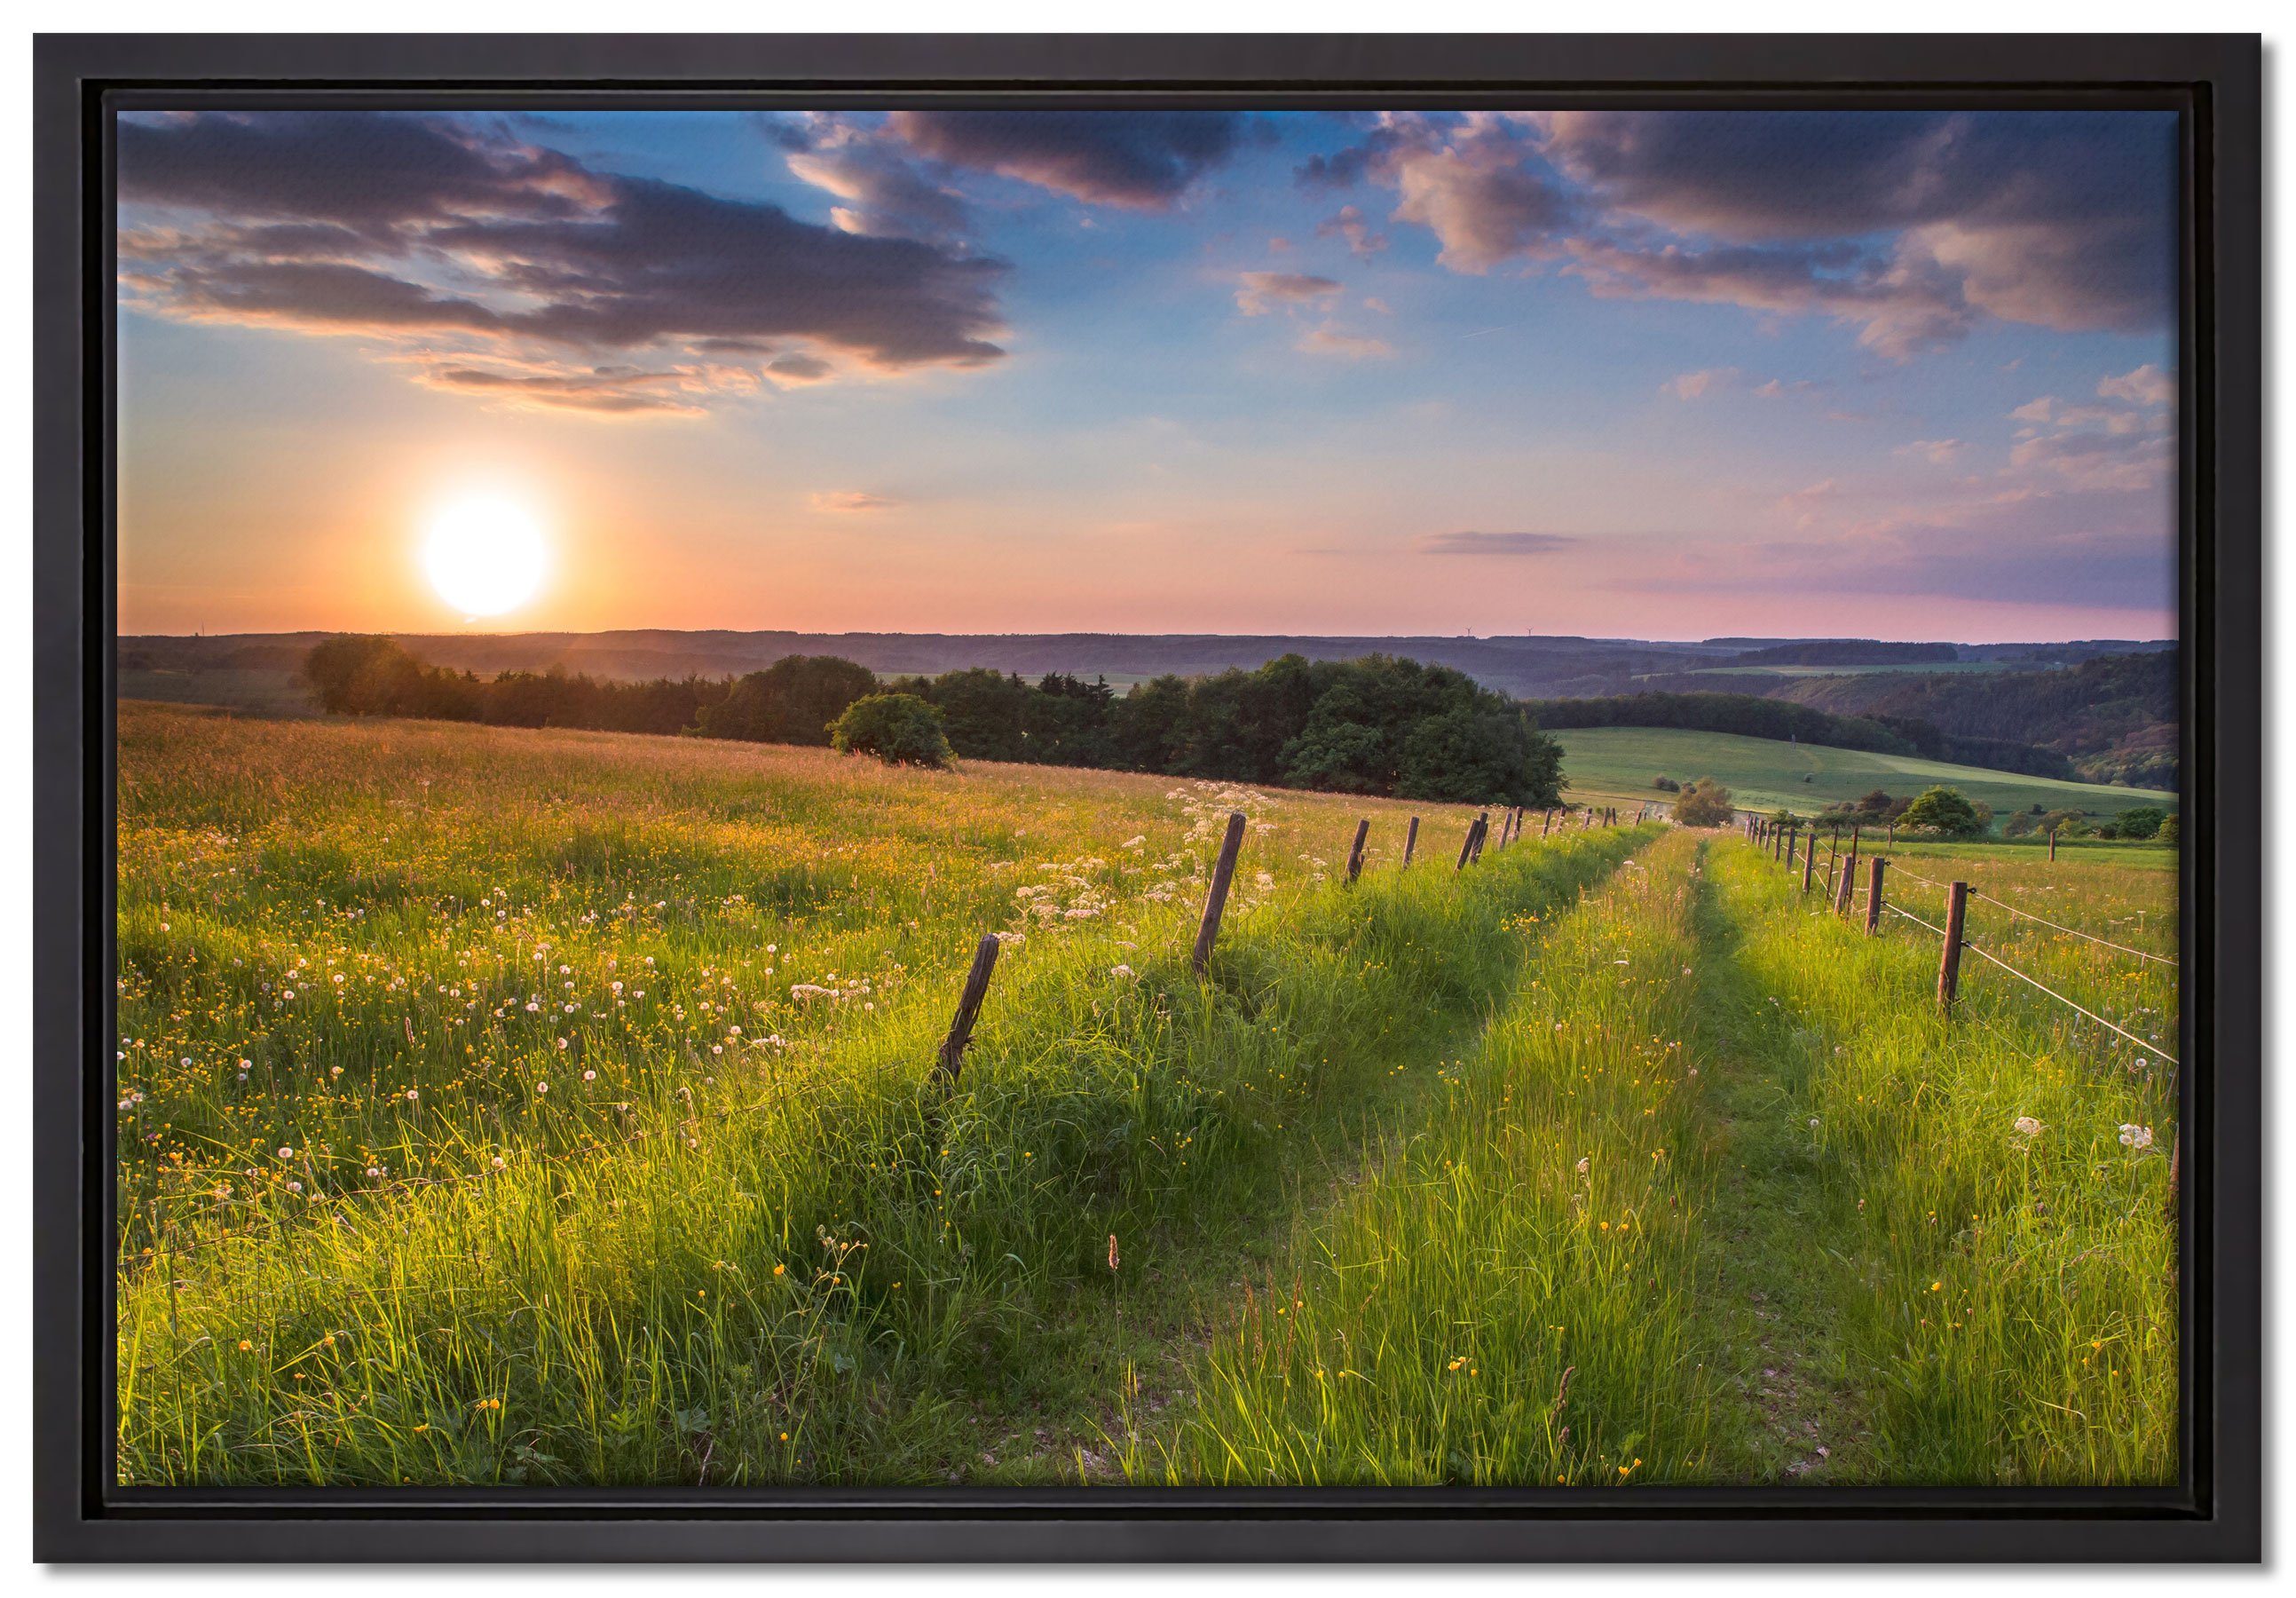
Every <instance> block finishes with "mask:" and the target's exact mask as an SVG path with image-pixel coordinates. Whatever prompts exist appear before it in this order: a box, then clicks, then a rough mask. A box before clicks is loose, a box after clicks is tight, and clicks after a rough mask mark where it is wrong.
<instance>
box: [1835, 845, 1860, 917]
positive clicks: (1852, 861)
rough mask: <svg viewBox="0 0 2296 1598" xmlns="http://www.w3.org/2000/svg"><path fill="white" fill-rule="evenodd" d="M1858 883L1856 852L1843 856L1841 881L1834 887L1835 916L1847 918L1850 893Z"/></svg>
mask: <svg viewBox="0 0 2296 1598" xmlns="http://www.w3.org/2000/svg"><path fill="white" fill-rule="evenodd" d="M1856 884H1857V853H1856V852H1855V851H1852V852H1851V853H1849V854H1846V855H1844V856H1842V859H1841V881H1840V882H1839V883H1837V884H1836V885H1834V889H1833V913H1834V914H1835V915H1837V916H1846V915H1848V914H1849V897H1850V892H1851V890H1852V888H1853V887H1854V886H1855V885H1856Z"/></svg>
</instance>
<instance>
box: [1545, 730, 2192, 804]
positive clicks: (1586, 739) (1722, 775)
mask: <svg viewBox="0 0 2296 1598" xmlns="http://www.w3.org/2000/svg"><path fill="white" fill-rule="evenodd" d="M1549 736H1550V737H1553V738H1554V740H1555V741H1556V742H1557V743H1559V744H1561V745H1562V751H1563V770H1565V772H1566V773H1567V774H1568V777H1569V781H1570V787H1569V788H1568V789H1567V790H1566V792H1565V794H1564V797H1565V798H1568V799H1570V800H1572V801H1574V802H1577V803H1587V801H1588V799H1589V798H1590V796H1601V797H1603V798H1608V799H1611V801H1612V802H1614V803H1616V802H1620V801H1624V802H1627V803H1632V804H1636V805H1639V804H1640V803H1643V801H1644V800H1646V799H1653V800H1654V799H1662V798H1664V797H1665V795H1662V794H1661V793H1659V792H1657V791H1656V790H1654V789H1652V787H1651V780H1652V778H1657V777H1671V778H1674V779H1675V780H1676V781H1677V782H1689V781H1691V780H1692V779H1693V778H1700V777H1712V778H1718V779H1720V781H1721V783H1722V785H1723V786H1724V787H1727V788H1728V789H1729V790H1730V792H1731V795H1732V796H1733V797H1734V798H1735V799H1736V801H1737V802H1738V803H1739V804H1740V805H1742V806H1743V807H1744V808H1746V809H1749V810H1766V811H1767V810H1792V811H1800V812H1801V813H1803V814H1805V815H1807V814H1808V813H1809V812H1811V811H1816V810H1822V809H1824V808H1825V806H1826V805H1829V804H1833V803H1837V802H1839V801H1841V800H1844V799H1856V798H1858V797H1861V796H1862V795H1866V794H1868V793H1871V792H1872V791H1873V790H1874V789H1875V788H1880V789H1882V790H1883V791H1884V792H1886V793H1888V794H1890V795H1895V796H1898V797H1907V796H1910V795H1915V794H1919V793H1920V792H1921V791H1922V790H1923V788H1926V787H1932V786H1934V785H1936V784H1939V783H1942V784H1944V785H1945V786H1947V787H1951V788H1955V789H1956V790H1958V791H1959V792H1960V793H1962V794H1963V795H1966V796H1967V797H1969V798H1970V799H1972V800H1974V801H1976V802H1978V803H1981V804H1986V805H1990V806H1991V807H1992V809H1993V811H1994V812H1995V813H1996V814H1997V815H2006V814H2008V813H2009V812H2010V811H2018V810H2024V809H2027V808H2030V806H2032V805H2035V804H2038V805H2041V806H2043V807H2044V808H2045V809H2048V810H2079V811H2091V812H2094V813H2096V814H2100V815H2118V814H2120V812H2121V811H2125V810H2133V809H2135V808H2136V807H2137V806H2138V805H2144V804H2157V805H2159V806H2161V808H2162V809H2165V810H2171V811H2173V810H2174V809H2176V807H2177V795H2174V794H2170V793H2162V792H2158V791H2155V790H2153V789H2150V788H2128V787H2108V786H2106V785H2104V784H2102V783H2093V782H2063V781H2060V780H2058V779H2056V778H2047V777H2027V776H2023V775H2021V774H2020V773H2017V772H2014V771H1995V770H1984V769H1981V768H1979V767H1976V766H1957V765H1953V764H1949V763H1948V762H1944V761H1934V760H1922V759H1919V758H1917V757H1915V756H1912V755H1898V754H1873V753H1871V752H1868V751H1866V750H1860V749H1836V748H1831V747H1828V746H1826V745H1820V744H1795V743H1782V742H1779V741H1778V740H1776V739H1774V738H1753V737H1742V736H1740V735H1739V734H1736V733H1727V732H1693V731H1686V730H1684V729H1678V728H1669V727H1589V728H1579V729H1570V728H1565V729H1558V730H1556V731H1554V733H1552V734H1550V735H1549ZM1805 778H1807V779H1808V780H1804V779H1805Z"/></svg>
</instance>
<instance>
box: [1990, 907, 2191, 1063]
mask: <svg viewBox="0 0 2296 1598" xmlns="http://www.w3.org/2000/svg"><path fill="white" fill-rule="evenodd" d="M1961 946H1962V947H1963V948H1964V949H1965V950H1967V951H1969V952H1970V953H1972V954H1974V955H1976V956H1977V957H1978V958H1980V960H1991V961H1992V962H1993V963H1994V964H1995V965H1997V966H1998V967H2000V968H2002V969H2003V970H2005V971H2006V972H2008V973H2009V975H2010V976H2013V977H2015V978H2016V979H2017V980H2018V981H2020V982H2030V983H2031V984H2033V985H2034V986H2035V987H2037V988H2038V989H2040V990H2041V992H2043V993H2046V994H2047V995H2048V996H2049V997H2050V998H2052V999H2054V1000H2055V1001H2057V1002H2058V1003H2059V1004H2062V1005H2063V1006H2064V1007H2065V1008H2066V1009H2070V1010H2075V1011H2078V1012H2079V1013H2080V1014H2081V1015H2084V1016H2087V1017H2088V1018H2089V1019H2090V1020H2092V1021H2094V1022H2095V1023H2096V1024H2097V1025H2098V1026H2102V1027H2103V1028H2104V1029H2105V1030H2106V1031H2107V1032H2112V1033H2118V1034H2120V1036H2122V1037H2124V1038H2127V1039H2128V1041H2129V1042H2132V1043H2134V1044H2136V1046H2137V1047H2138V1048H2139V1049H2142V1050H2144V1052H2145V1053H2147V1054H2150V1055H2153V1056H2154V1057H2155V1058H2160V1059H2165V1060H2167V1061H2168V1062H2169V1065H2171V1066H2174V1065H2176V1064H2177V1057H2176V1056H2175V1055H2173V1054H2170V1053H2169V1051H2168V1050H2164V1049H2156V1048H2154V1047H2153V1045H2152V1044H2150V1043H2148V1042H2145V1041H2144V1039H2143V1038H2140V1037H2138V1036H2137V1035H2136V1034H2135V1033H2133V1032H2131V1031H2129V1030H2128V1028H2127V1027H2126V1026H2118V1025H2116V1024H2114V1023H2113V1022H2111V1021H2108V1020H2106V1019H2105V1018H2104V1017H2103V1016H2100V1015H2098V1014H2097V1013H2096V1012H2095V1010H2093V1009H2088V1008H2087V1007H2086V1006H2085V1005H2082V1004H2079V1003H2077V1002H2075V1001H2073V1000H2071V999H2068V998H2066V997H2065V996H2064V995H2063V994H2062V993H2059V992H2057V990H2056V989H2054V988H2053V987H2051V986H2049V985H2048V984H2046V983H2045V982H2042V981H2040V980H2039V979H2038V978H2036V977H2032V976H2027V975H2026V974H2025V973H2024V972H2022V971H2020V970H2019V969H2018V968H2016V967H2014V966H2013V965H2011V964H2010V963H2009V962H2008V961H2007V960H2002V959H2000V958H1999V957H1997V956H1996V955H1994V954H1993V953H1991V952H1990V951H1988V950H1987V949H1986V947H1985V945H1984V944H1982V943H1971V942H1969V941H1968V940H1967V939H1966V938H1964V939H1963V940H1962V944H1961Z"/></svg>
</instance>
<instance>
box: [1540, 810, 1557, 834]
mask: <svg viewBox="0 0 2296 1598" xmlns="http://www.w3.org/2000/svg"><path fill="white" fill-rule="evenodd" d="M1552 831H1554V811H1547V812H1546V820H1543V821H1541V822H1540V823H1539V824H1538V836H1540V837H1545V836H1546V835H1547V834H1548V833H1550V832H1552Z"/></svg>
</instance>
